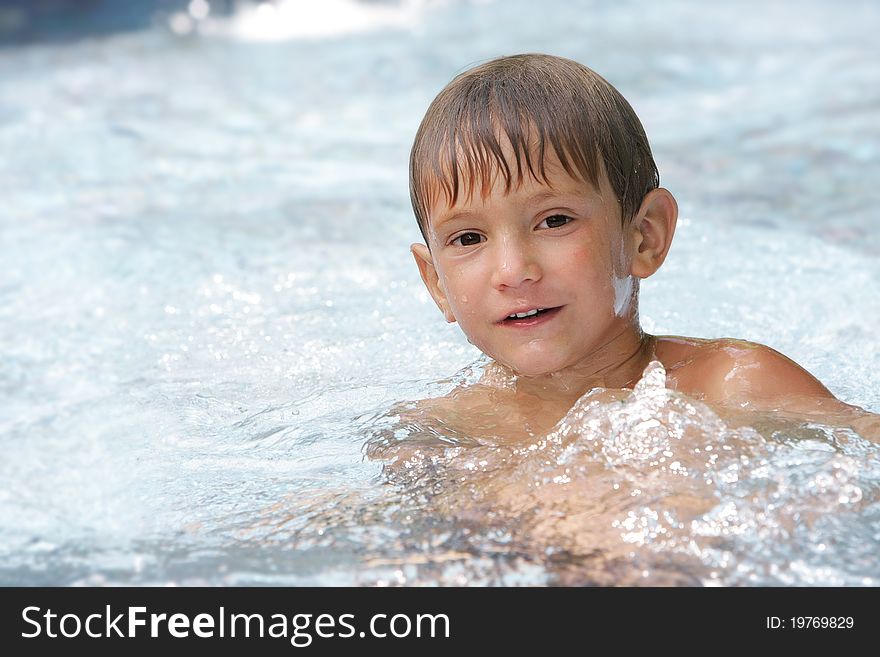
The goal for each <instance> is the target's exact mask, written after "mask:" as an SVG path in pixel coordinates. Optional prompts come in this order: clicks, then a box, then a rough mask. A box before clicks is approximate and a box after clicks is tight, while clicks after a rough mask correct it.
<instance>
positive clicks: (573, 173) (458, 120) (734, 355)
mask: <svg viewBox="0 0 880 657" xmlns="http://www.w3.org/2000/svg"><path fill="white" fill-rule="evenodd" d="M410 194H411V198H412V204H413V209H414V211H415V215H416V219H417V221H418V224H419V228H420V230H421V232H422V236H423V237H424V239H425V244H413V245H412V247H411V250H412V253H413V256H414V257H415V260H416V263H417V265H418V268H419V272H420V274H421V277H422V280H423V281H424V283H425V286H426V287H427V289H428V291H429V292H430V294H431V297H432V298H433V299H434V301H435V303H436V304H437V306H438V307H439V309H440V311H441V312H442V313H443V315H444V317H445V318H446V321H447V322H458V324H459V326H461V329H462V330H463V331H464V333H465V335H466V336H467V337H468V340H469V341H470V342H471V343H472V344H474V345H475V346H476V347H478V348H479V349H480V350H481V351H482V352H483V353H485V354H487V355H488V356H490V357H491V358H492V359H493V361H494V362H493V364H492V365H490V367H488V368H487V369H486V371H485V372H484V375H483V378H482V379H481V380H480V382H479V383H478V384H477V385H475V386H472V387H471V388H468V389H465V390H458V391H456V392H455V394H454V395H450V396H448V397H445V398H441V399H436V400H427V401H425V402H422V403H421V405H420V407H419V410H420V411H421V412H427V413H430V414H434V415H437V416H438V417H443V419H444V423H445V424H446V426H448V427H451V428H453V429H455V428H458V429H460V430H461V431H462V432H464V433H468V432H470V434H471V435H473V433H474V427H479V426H484V425H485V424H486V423H485V421H483V420H485V418H486V417H491V418H492V425H491V433H492V434H493V435H494V436H495V437H498V436H503V437H505V438H506V439H509V440H517V439H528V438H531V437H534V436H536V435H542V434H545V433H547V432H548V431H550V430H551V429H552V428H553V426H554V425H555V424H556V423H557V422H558V421H559V420H560V419H561V418H562V417H563V416H564V415H565V414H566V412H567V411H568V410H569V409H570V408H571V407H572V405H573V404H574V402H575V401H576V400H577V399H578V398H580V397H581V396H583V395H584V394H585V393H586V392H588V391H590V390H591V389H593V388H597V387H600V388H605V389H609V390H608V392H607V393H605V394H606V395H607V396H611V397H615V396H617V397H619V396H620V395H621V394H626V393H625V392H623V391H625V390H627V389H632V388H633V386H634V385H635V384H636V383H637V382H638V381H639V379H640V378H641V375H642V372H643V371H644V370H645V368H646V366H647V365H648V364H649V363H650V362H651V361H659V362H660V363H662V365H663V367H664V368H665V370H666V375H667V384H666V385H667V387H669V388H672V389H675V390H678V391H680V392H682V393H685V394H687V395H689V396H691V397H693V398H696V399H699V400H702V401H704V402H705V403H707V404H709V405H710V406H712V407H714V408H715V409H716V410H719V411H720V412H724V411H725V410H726V411H727V413H726V414H727V416H728V417H730V416H731V415H732V414H733V413H737V414H741V413H742V412H743V411H749V412H750V411H774V412H781V413H796V414H799V415H804V414H809V415H815V414H820V415H821V416H822V418H823V420H824V421H829V422H831V423H833V424H838V425H845V426H851V427H853V428H854V429H855V430H857V431H859V432H860V433H862V434H863V435H866V436H870V437H873V438H876V436H877V435H878V434H880V430H878V423H877V416H874V415H872V414H870V413H867V412H865V411H863V410H861V409H858V408H856V407H853V406H849V405H847V404H844V403H842V402H840V401H838V400H837V399H835V397H834V396H833V395H832V394H831V393H830V392H829V391H828V389H827V388H825V386H823V385H822V384H821V383H820V382H819V381H818V380H816V378H814V377H813V376H812V375H810V374H809V373H808V372H807V371H806V370H804V369H803V368H801V367H800V366H799V365H797V364H796V363H795V362H793V361H791V360H789V359H788V358H786V357H785V356H783V355H782V354H780V353H778V352H776V351H774V350H773V349H770V348H768V347H765V346H763V345H759V344H755V343H750V342H745V341H742V340H734V339H718V340H704V339H697V338H685V337H672V336H653V335H647V334H645V333H644V332H643V331H642V330H641V328H640V325H639V316H638V293H639V282H640V281H641V279H643V278H647V277H649V276H651V275H652V274H653V273H654V272H656V271H657V270H658V269H659V267H660V266H661V265H662V264H663V261H664V259H665V258H666V255H667V253H668V252H669V247H670V245H671V243H672V237H673V234H674V232H675V225H676V219H677V216H678V208H677V205H676V201H675V199H674V198H673V196H672V194H671V193H670V192H669V191H667V190H666V189H663V188H661V187H660V186H659V174H658V172H657V168H656V165H655V163H654V159H653V156H652V155H651V149H650V147H649V145H648V140H647V137H646V135H645V132H644V129H643V128H642V125H641V123H640V121H639V119H638V118H637V116H636V115H635V113H634V111H633V110H632V108H631V107H630V105H629V104H628V103H627V101H626V100H625V99H624V98H623V96H621V94H620V93H619V92H618V91H617V90H616V89H615V88H614V87H612V86H611V85H610V84H609V83H608V82H607V81H605V80H604V79H603V78H601V77H600V76H599V75H597V74H596V73H594V72H593V71H591V70H590V69H588V68H586V67H584V66H582V65H580V64H578V63H576V62H573V61H570V60H567V59H563V58H559V57H553V56H548V55H540V54H528V55H516V56H512V57H502V58H499V59H495V60H492V61H489V62H487V63H485V64H482V65H480V66H478V67H476V68H473V69H471V70H469V71H466V72H465V73H463V74H461V75H459V76H458V77H456V78H455V79H454V80H453V81H452V82H450V83H449V84H448V85H447V86H446V88H444V89H443V90H442V91H441V92H440V94H439V95H438V96H437V98H436V99H435V100H434V101H433V103H432V104H431V106H430V107H429V109H428V111H427V113H426V115H425V117H424V119H423V121H422V123H421V126H420V127H419V130H418V132H417V134H416V138H415V142H414V144H413V148H412V154H411V159H410Z"/></svg>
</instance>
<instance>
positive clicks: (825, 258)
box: [0, 2, 880, 586]
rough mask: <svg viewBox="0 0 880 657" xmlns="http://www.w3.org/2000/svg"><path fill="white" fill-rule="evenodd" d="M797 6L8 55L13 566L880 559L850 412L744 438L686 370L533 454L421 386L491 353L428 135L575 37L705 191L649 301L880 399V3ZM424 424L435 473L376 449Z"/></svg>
mask: <svg viewBox="0 0 880 657" xmlns="http://www.w3.org/2000/svg"><path fill="white" fill-rule="evenodd" d="M343 4H344V3H343ZM766 4H767V3H755V4H754V6H749V7H747V8H742V6H741V4H740V3H738V4H737V5H736V12H735V13H731V14H730V15H727V14H724V13H721V14H719V13H717V12H718V10H717V9H715V8H713V7H711V6H710V5H706V6H703V5H701V4H698V3H684V2H680V3H662V8H661V5H660V4H659V3H650V4H643V5H639V7H637V8H634V7H633V6H632V5H631V4H630V3H626V2H623V3H621V2H614V3H604V2H589V3H570V2H565V3H562V2H560V3H557V4H556V5H554V3H550V4H549V5H548V3H527V2H505V3H491V2H490V3H486V2H480V3H465V2H450V3H443V4H436V5H435V4H425V3H406V4H405V6H403V8H402V9H400V12H401V13H400V14H399V15H396V17H395V15H394V14H393V9H394V7H393V5H391V10H392V14H382V15H374V16H373V19H363V20H360V19H358V20H360V22H358V20H354V19H352V20H353V21H354V22H353V23H352V22H351V21H349V22H347V23H344V24H345V25H351V24H355V25H356V26H357V28H356V29H355V28H351V29H349V28H348V27H347V28H346V29H344V30H342V29H340V30H338V32H339V33H337V34H334V33H333V30H332V29H329V32H328V30H326V29H325V30H324V31H323V32H321V33H319V34H318V33H316V34H302V33H297V30H296V29H294V28H293V27H291V29H290V30H289V32H290V33H285V34H282V35H281V36H280V37H279V36H278V35H277V34H268V32H266V31H263V32H261V31H260V28H259V24H258V23H254V20H255V17H254V16H253V15H250V14H247V15H244V14H242V15H240V16H239V17H238V18H232V19H227V18H221V19H219V20H217V19H214V22H210V19H207V20H206V21H204V22H203V23H202V24H201V27H198V25H196V23H195V22H194V23H193V25H195V27H192V26H190V28H188V29H186V30H182V29H180V22H178V24H177V29H175V28H174V26H172V27H171V28H166V27H164V26H162V25H160V26H157V27H156V28H153V29H149V30H145V31H142V32H138V33H134V34H127V35H117V36H112V37H106V38H102V39H83V40H78V41H72V42H68V43H59V44H33V45H30V46H26V47H17V48H9V49H5V50H0V80H2V84H0V150H2V152H3V153H4V156H3V158H2V159H0V185H2V188H3V189H4V207H3V211H2V213H0V228H2V233H0V259H2V262H3V276H2V278H0V322H2V323H0V350H2V353H0V395H2V404H0V441H2V447H3V453H4V458H3V459H2V460H0V583H4V584H12V583H16V584H130V583H133V584H167V583H176V584H228V585H244V584H284V585H286V584H321V585H330V584H367V585H372V584H405V585H409V584H543V583H564V584H589V583H599V584H640V583H647V584H656V583H663V584H666V583H674V584H801V585H803V584H824V585H827V584H831V585H837V584H857V585H861V584H864V585H872V586H873V585H877V584H878V583H880V563H878V557H877V555H878V554H880V504H878V496H880V462H878V453H880V452H878V449H877V447H876V446H874V445H873V444H870V443H868V442H866V441H864V440H863V439H861V438H860V437H859V436H858V435H856V434H854V433H852V432H851V431H847V430H842V429H832V428H829V427H823V426H821V425H812V426H804V427H799V428H794V427H791V426H788V427H785V426H773V423H772V422H768V423H765V424H764V425H762V426H756V427H738V428H731V427H729V426H727V425H726V424H725V423H724V422H723V421H722V420H721V419H720V418H718V417H717V416H716V415H715V414H714V413H713V412H712V411H711V410H710V409H708V408H706V407H704V406H702V405H701V404H699V403H697V402H694V401H693V400H688V399H687V398H683V397H681V396H679V395H677V394H675V393H672V392H670V391H668V390H666V389H665V388H664V386H663V372H662V370H659V369H656V368H654V369H651V370H649V372H648V375H647V376H646V377H645V379H644V380H643V381H642V383H641V384H640V385H639V387H638V389H637V390H636V391H635V393H634V394H633V395H632V397H631V398H630V399H628V400H626V401H624V402H614V403H611V402H606V401H602V400H601V399H597V398H591V397H590V396H587V397H586V398H584V399H582V400H581V401H580V402H578V404H577V405H576V406H575V408H573V409H572V412H571V413H570V414H569V416H568V417H567V418H566V419H565V420H564V421H563V422H562V423H561V424H560V426H559V427H557V429H556V430H555V431H554V432H552V433H551V434H550V435H549V436H546V437H543V438H540V439H536V440H535V442H534V444H531V445H519V446H516V447H505V446H498V445H492V444H486V443H484V442H480V441H469V440H467V439H466V438H465V439H462V437H460V436H459V437H455V436H450V435H444V433H443V431H442V426H441V427H440V428H439V429H438V427H437V426H436V425H430V424H428V423H426V424H424V425H419V424H418V423H411V422H410V423H407V422H405V421H403V420H401V417H400V415H399V414H397V413H396V411H395V410H394V409H397V408H401V406H399V404H400V403H401V402H402V403H403V407H406V405H407V404H406V403H407V402H408V401H412V400H416V399H420V398H424V397H431V396H437V395H442V394H445V393H447V392H449V391H450V390H452V389H453V388H454V387H455V386H456V385H460V384H463V383H467V382H468V381H472V380H475V379H476V378H478V377H479V374H480V370H481V367H482V364H483V363H484V361H483V360H481V359H480V354H479V353H478V352H476V351H475V350H474V348H473V347H472V346H471V345H469V344H468V343H467V341H466V340H465V339H464V337H463V336H462V335H461V334H460V332H458V329H457V328H456V327H455V326H450V325H447V324H446V323H445V322H443V320H442V318H441V317H440V315H439V313H438V312H437V311H436V309H435V308H434V306H433V304H432V302H431V301H430V299H429V297H428V296H427V294H426V293H425V292H424V291H423V290H422V289H421V283H420V281H419V280H418V276H417V272H416V268H415V267H414V265H413V263H412V261H411V256H410V255H409V253H408V251H407V248H408V245H409V244H410V243H411V242H412V241H416V240H417V239H418V232H417V229H416V227H415V224H414V221H413V219H412V215H411V210H410V208H409V206H408V198H407V181H406V166H407V162H406V161H407V155H408V148H409V145H410V143H411V139H412V135H413V134H414V132H415V129H416V126H417V125H418V122H419V120H420V119H421V116H422V113H423V112H424V110H425V108H426V107H427V104H428V102H430V99H431V98H432V97H433V95H434V94H435V93H436V92H437V91H438V90H439V89H440V87H442V85H443V84H445V82H446V81H448V79H449V78H450V77H451V76H452V75H454V74H455V73H457V72H458V71H460V70H461V69H463V68H464V67H465V66H466V65H468V64H470V63H473V62H476V61H479V60H482V59H485V58H488V57H491V56H494V55H498V54H505V53H512V52H521V51H546V52H551V53H555V54H560V55H564V56H569V57H573V58H575V59H578V60H579V61H582V62H584V63H586V64H588V65H590V66H592V67H594V68H595V69H596V70H598V71H599V72H600V73H602V74H603V75H604V76H606V77H607V78H609V79H610V80H611V81H612V82H613V83H614V84H615V85H617V86H618V87H619V88H620V89H621V90H622V91H623V93H624V94H625V95H626V96H627V97H628V98H629V99H630V100H631V102H632V103H633V105H634V106H635V108H636V110H637V112H638V113H639V114H640V115H641V116H642V118H643V121H644V123H645V126H646V129H647V131H648V134H649V135H650V136H651V137H652V142H653V145H654V149H655V153H656V155H657V159H658V163H659V165H660V169H661V176H662V182H663V184H664V185H665V186H667V187H669V188H670V189H672V190H673V192H674V193H675V194H676V195H677V197H678V199H679V202H680V205H681V208H682V215H683V219H682V221H681V222H680V226H679V231H678V233H677V235H676V239H675V244H674V246H673V249H672V252H671V254H670V257H669V260H668V261H667V263H666V265H665V266H664V268H663V270H662V271H661V272H660V273H659V274H658V275H657V276H656V277H655V278H653V279H651V280H650V281H647V282H646V283H645V284H644V285H643V288H642V302H641V314H642V318H643V323H644V326H645V328H646V329H647V330H649V331H652V332H656V333H674V334H685V335H696V336H702V337H719V336H735V337H742V338H747V339H751V340H756V341H760V342H763V343H766V344H769V345H771V346H773V347H775V348H776V349H779V350H780V351H782V352H784V353H786V354H788V355H789V356H791V357H793V358H794V359H795V360H797V361H798V362H799V363H801V364H803V365H804V366H805V367H807V368H808V369H809V370H810V371H812V372H813V373H814V374H816V375H817V376H818V377H819V378H820V379H822V381H823V382H825V383H826V384H827V385H828V386H829V387H830V389H831V390H832V391H833V392H835V394H837V395H838V396H839V397H840V398H841V399H844V400H845V401H848V402H850V403H854V404H858V405H860V406H863V407H865V408H868V409H870V410H874V411H880V393H878V385H880V374H878V371H880V348H878V347H880V345H878V339H877V338H876V335H875V327H876V326H878V325H880V291H878V286H877V281H878V280H880V264H878V260H877V258H876V252H877V248H878V247H880V241H878V237H877V231H876V229H875V226H876V207H880V206H878V201H880V198H878V186H877V185H875V184H873V183H871V181H873V180H876V179H878V173H880V165H878V142H880V140H878V132H880V128H878V124H877V121H876V117H877V115H878V108H880V73H878V69H877V67H876V64H875V63H876V61H877V59H878V55H880V52H878V46H877V45H876V43H877V42H876V39H875V38H874V35H873V32H872V28H871V25H876V24H877V19H878V8H877V6H876V5H875V4H872V3H868V2H850V3H837V4H834V5H830V4H823V5H818V4H817V5H812V4H809V3H807V4H803V3H794V2H791V3H774V4H773V6H772V8H769V7H767V6H766ZM374 8H375V9H376V11H379V10H380V9H381V11H389V6H388V5H387V4H386V5H382V6H380V7H374ZM725 11H730V12H733V9H730V10H725ZM793 15H796V16H797V20H796V21H795V20H792V16H793ZM276 18H278V17H276ZM248 21H250V22H248ZM255 25H256V27H255ZM274 25H275V27H274V28H273V29H276V30H277V29H278V27H279V23H278V20H276V21H275V23H274ZM281 26H282V27H283V24H282V25H281ZM261 34H262V35H263V36H264V37H266V38H261ZM270 37H271V38H270ZM401 440H403V441H404V443H406V441H407V440H408V441H414V442H411V443H410V444H417V445H418V446H419V451H418V454H416V455H415V456H412V457H411V458H409V459H408V461H407V463H408V465H409V466H410V467H396V468H388V470H387V471H384V472H383V462H382V461H378V460H377V461H374V460H369V459H365V458H364V456H363V451H364V446H365V444H372V445H377V444H381V445H385V446H386V449H387V450H388V453H387V454H386V456H387V457H388V458H389V460H393V451H394V450H395V449H396V448H397V446H398V445H399V444H400V442H401ZM401 463H402V461H398V463H397V465H398V466H399V465H400V464H401Z"/></svg>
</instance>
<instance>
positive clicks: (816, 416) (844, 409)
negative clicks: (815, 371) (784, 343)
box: [705, 342, 880, 442]
mask: <svg viewBox="0 0 880 657" xmlns="http://www.w3.org/2000/svg"><path fill="white" fill-rule="evenodd" d="M707 370H708V372H707V376H706V378H705V381H706V390H705V401H707V402H709V403H710V404H711V403H715V404H719V405H721V406H726V407H736V408H743V409H749V410H754V411H778V412H780V413H783V414H786V415H797V416H801V417H803V418H804V419H805V420H808V421H814V422H821V423H823V424H829V425H835V426H846V427H850V428H852V429H853V430H855V431H856V432H857V433H858V434H859V435H861V436H862V437H864V438H867V439H868V440H872V441H875V442H880V415H875V414H874V413H870V412H868V411H866V410H864V409H861V408H859V407H857V406H852V405H850V404H846V403H844V402H842V401H840V400H839V399H837V398H836V397H835V396H834V395H833V394H832V393H831V392H830V391H829V390H828V388H826V387H825V386H824V385H822V383H821V382H819V380H818V379H816V377H814V376H813V375H812V374H810V373H809V372H807V370H805V369H804V368H803V367H801V366H800V365H798V364H797V363H795V362H794V361H793V360H791V359H790V358H787V357H786V356H784V355H782V354H781V353H779V352H778V351H776V350H774V349H771V348H770V347H766V346H764V345H760V344H756V343H743V342H738V343H736V345H735V346H733V347H731V348H728V349H723V350H720V351H719V352H716V354H715V355H713V357H712V358H711V361H710V363H708V364H707Z"/></svg>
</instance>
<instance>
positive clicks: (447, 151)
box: [409, 54, 660, 245]
mask: <svg viewBox="0 0 880 657" xmlns="http://www.w3.org/2000/svg"><path fill="white" fill-rule="evenodd" d="M499 138H502V139H503V138H506V139H507V140H508V141H509V142H510V145H511V146H512V148H513V152H514V155H515V157H516V182H517V184H520V183H521V182H522V180H523V175H524V173H525V172H524V167H525V170H527V171H528V173H529V175H531V176H532V178H534V179H535V180H540V181H542V182H545V183H546V182H548V181H547V174H546V171H545V168H544V153H545V151H546V149H547V148H548V147H550V148H552V149H553V151H554V152H555V153H556V156H557V157H558V158H559V161H560V163H561V164H562V166H563V168H564V169H565V171H566V173H568V175H570V176H572V177H580V178H581V179H582V180H583V181H584V182H589V183H591V184H592V185H593V186H594V187H598V186H599V175H600V171H601V169H600V165H599V161H598V157H599V156H601V158H602V163H603V164H604V167H605V171H606V172H607V175H608V180H609V182H610V183H611V187H612V189H613V190H614V193H615V195H616V196H617V201H618V203H619V204H620V207H621V214H622V217H621V220H622V221H623V222H624V223H625V222H627V221H629V220H630V219H631V218H632V217H633V215H635V213H636V212H637V211H638V208H639V205H641V202H642V199H643V198H644V196H645V194H647V193H648V192H650V191H651V190H652V189H656V188H657V187H658V186H659V185H660V174H659V173H658V172H657V165H656V164H655V163H654V157H653V156H652V155H651V147H650V146H649V145H648V138H647V136H646V135H645V130H644V128H643V127H642V124H641V122H640V121H639V119H638V117H637V116H636V113H635V112H634V111H633V109H632V107H630V104H629V103H628V102H627V101H626V99H625V98H624V97H623V96H622V95H621V94H620V92H619V91H617V89H615V88H614V87H613V86H611V84H610V83H609V82H607V81H606V80H605V79H604V78H602V77H601V76H600V75H598V74H597V73H595V72H594V71H592V70H590V69H589V68H587V67H586V66H583V65H582V64H578V63H577V62H574V61H572V60H570V59H563V58H562V57H553V56H551V55H541V54H525V55H513V56H511V57H499V58H497V59H493V60H491V61H488V62H486V63H484V64H481V65H480V66H477V67H475V68H472V69H470V70H468V71H465V72H464V73H462V74H460V75H458V76H457V77H455V78H454V79H453V80H452V81H451V82H450V83H449V84H448V85H446V87H445V88H444V89H443V90H442V91H441V92H440V93H439V94H438V95H437V97H436V98H435V99H434V101H433V102H432V103H431V105H430V107H428V111H427V112H426V113H425V118H424V119H422V123H421V125H420V126H419V129H418V132H417V133H416V138H415V141H414V143H413V147H412V152H411V153H410V177H409V188H410V198H411V199H412V205H413V211H414V212H415V215H416V221H418V224H419V229H420V230H421V231H422V236H423V237H424V238H425V242H426V243H427V244H429V245H430V242H428V238H427V235H426V231H425V228H426V224H427V217H428V210H429V208H430V207H431V205H432V204H433V202H434V201H435V200H436V195H437V192H438V191H439V189H442V191H443V193H444V194H445V195H446V200H447V202H448V203H449V204H450V205H454V204H455V203H456V201H457V200H458V196H459V194H460V193H461V191H462V186H464V187H465V191H466V193H467V194H468V197H470V196H471V195H472V194H473V190H474V187H475V186H476V185H477V184H479V187H480V190H481V193H482V194H483V196H485V195H486V194H487V193H488V190H489V189H490V187H491V184H492V178H493V176H494V175H495V174H496V173H498V172H500V173H501V174H502V175H503V176H504V181H505V189H506V190H507V191H510V187H511V183H512V181H513V171H512V170H511V165H512V163H510V162H507V160H506V159H505V157H504V155H503V151H502V146H501V141H500V140H499ZM535 156H536V158H535ZM533 160H536V161H533ZM536 166H537V171H536ZM462 179H463V181H464V185H462ZM438 187H439V189H438Z"/></svg>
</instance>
